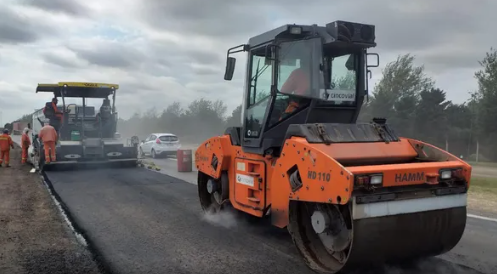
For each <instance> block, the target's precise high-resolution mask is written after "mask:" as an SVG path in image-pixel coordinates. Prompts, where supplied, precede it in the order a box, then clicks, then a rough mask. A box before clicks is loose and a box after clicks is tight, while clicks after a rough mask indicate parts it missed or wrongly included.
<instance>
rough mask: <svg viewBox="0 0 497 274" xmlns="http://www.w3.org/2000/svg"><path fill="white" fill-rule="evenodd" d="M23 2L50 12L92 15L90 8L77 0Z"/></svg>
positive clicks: (34, 0)
mask: <svg viewBox="0 0 497 274" xmlns="http://www.w3.org/2000/svg"><path fill="white" fill-rule="evenodd" d="M22 3H23V4H25V5H29V6H33V7H36V8H39V9H42V10H45V11H48V12H58V13H66V14H70V15H75V16H84V17H86V16H89V15H90V9H89V8H88V7H86V6H83V5H82V4H80V3H79V2H78V1H75V0H23V1H22Z"/></svg>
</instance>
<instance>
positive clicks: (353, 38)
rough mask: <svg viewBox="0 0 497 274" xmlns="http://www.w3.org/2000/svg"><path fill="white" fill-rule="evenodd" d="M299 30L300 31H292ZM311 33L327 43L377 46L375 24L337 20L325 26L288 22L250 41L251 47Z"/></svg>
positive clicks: (301, 36) (306, 35)
mask: <svg viewBox="0 0 497 274" xmlns="http://www.w3.org/2000/svg"><path fill="white" fill-rule="evenodd" d="M293 30H297V31H298V33H292V31H293ZM309 35H318V36H320V37H321V38H322V39H323V40H324V43H325V44H328V43H332V42H346V43H347V44H349V43H353V44H357V45H359V44H362V45H364V46H367V47H374V46H376V43H375V26H374V25H370V24H362V23H356V22H349V21H342V20H336V21H333V22H331V23H327V24H325V25H324V26H318V25H316V24H313V25H301V24H286V25H283V26H281V27H278V28H275V29H272V30H269V31H266V32H264V33H261V34H259V35H256V36H254V37H251V38H250V39H249V41H248V46H249V47H250V48H253V47H257V46H259V45H264V44H267V43H270V42H272V41H274V40H275V39H278V38H283V39H298V38H300V39H301V38H303V37H308V36H309Z"/></svg>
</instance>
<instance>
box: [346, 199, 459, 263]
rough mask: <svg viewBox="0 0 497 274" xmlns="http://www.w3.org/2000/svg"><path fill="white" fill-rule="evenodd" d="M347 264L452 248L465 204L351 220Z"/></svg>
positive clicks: (427, 253)
mask: <svg viewBox="0 0 497 274" xmlns="http://www.w3.org/2000/svg"><path fill="white" fill-rule="evenodd" d="M353 226H354V229H353V231H354V232H353V241H352V249H351V251H350V253H349V259H348V261H347V265H351V266H352V265H356V264H364V263H377V262H387V261H398V260H404V259H415V258H420V257H429V256H437V255H440V254H443V253H445V252H447V251H449V250H451V249H452V248H454V247H455V246H456V245H457V243H458V242H459V240H460V239H461V237H462V235H463V233H464V229H465V227H466V207H456V208H449V209H441V210H433V211H425V212H417V213H409V214H400V215H394V216H388V217H379V218H368V219H360V220H356V221H354V224H353Z"/></svg>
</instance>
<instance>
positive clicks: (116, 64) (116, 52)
mask: <svg viewBox="0 0 497 274" xmlns="http://www.w3.org/2000/svg"><path fill="white" fill-rule="evenodd" d="M68 48H69V49H70V50H72V51H73V52H74V53H76V55H77V56H78V57H79V58H81V59H84V60H86V61H88V62H89V63H90V64H93V65H97V66H102V67H111V68H123V69H130V68H137V67H140V66H141V65H142V64H143V63H144V62H145V61H146V58H147V56H146V55H145V54H144V53H142V52H140V51H139V50H137V49H135V48H133V47H131V46H125V45H121V44H118V43H108V44H102V45H98V46H97V47H95V48H92V49H83V48H78V47H72V46H71V47H68Z"/></svg>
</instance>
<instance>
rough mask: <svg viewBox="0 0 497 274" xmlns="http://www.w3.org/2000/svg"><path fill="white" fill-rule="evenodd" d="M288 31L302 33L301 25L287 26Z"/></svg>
mask: <svg viewBox="0 0 497 274" xmlns="http://www.w3.org/2000/svg"><path fill="white" fill-rule="evenodd" d="M289 32H290V33H291V34H301V33H302V28H301V27H297V26H291V27H290V28H289Z"/></svg>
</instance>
